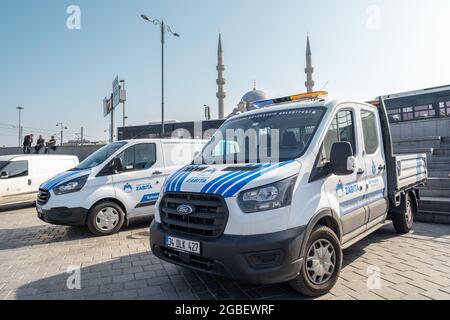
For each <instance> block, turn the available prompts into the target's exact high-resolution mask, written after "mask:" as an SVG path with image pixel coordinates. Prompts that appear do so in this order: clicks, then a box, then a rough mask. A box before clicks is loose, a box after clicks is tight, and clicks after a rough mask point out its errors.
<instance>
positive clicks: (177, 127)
mask: <svg viewBox="0 0 450 320" xmlns="http://www.w3.org/2000/svg"><path fill="white" fill-rule="evenodd" d="M224 121H225V120H209V121H188V122H174V123H169V124H165V125H164V130H165V132H166V138H171V137H175V136H176V137H179V135H182V136H184V137H185V138H188V137H186V134H189V135H190V137H191V138H192V139H209V138H210V137H211V136H212V134H214V132H215V131H216V130H217V129H218V128H219V127H220V126H221V125H222V123H223V122H224ZM174 134H175V136H174ZM160 136H161V124H149V125H142V126H129V127H121V128H118V140H131V139H157V138H159V137H160Z"/></svg>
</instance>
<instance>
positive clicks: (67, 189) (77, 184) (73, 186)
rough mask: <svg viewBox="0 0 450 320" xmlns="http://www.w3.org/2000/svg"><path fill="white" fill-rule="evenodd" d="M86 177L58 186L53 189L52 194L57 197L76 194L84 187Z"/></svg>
mask: <svg viewBox="0 0 450 320" xmlns="http://www.w3.org/2000/svg"><path fill="white" fill-rule="evenodd" d="M88 177H89V175H87V176H83V177H79V178H76V179H73V180H70V181H68V182H65V183H63V184H60V185H59V186H57V187H55V188H53V192H54V193H55V194H56V195H58V196H59V195H62V194H67V193H73V192H78V191H80V190H81V189H82V188H83V187H84V185H85V184H86V181H87V179H88Z"/></svg>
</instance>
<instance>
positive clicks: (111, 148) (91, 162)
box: [73, 142, 127, 171]
mask: <svg viewBox="0 0 450 320" xmlns="http://www.w3.org/2000/svg"><path fill="white" fill-rule="evenodd" d="M126 144H127V143H126V142H115V143H111V144H108V145H106V146H104V147H103V148H101V149H99V150H97V151H96V152H94V153H93V154H91V155H90V156H89V157H87V158H86V159H85V160H84V161H82V162H81V163H80V164H79V165H78V167H76V168H75V169H73V170H75V171H77V170H86V169H91V168H95V167H96V166H98V165H100V164H102V163H103V162H105V161H106V160H107V159H108V158H109V157H111V156H112V155H113V154H114V153H115V152H116V151H117V150H119V149H120V148H122V147H123V146H124V145H126Z"/></svg>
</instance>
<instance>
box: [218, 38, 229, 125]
mask: <svg viewBox="0 0 450 320" xmlns="http://www.w3.org/2000/svg"><path fill="white" fill-rule="evenodd" d="M217 53H218V58H217V74H218V77H217V87H218V90H217V99H219V119H224V118H225V114H224V113H225V110H224V100H225V98H226V96H227V94H226V93H225V91H224V86H225V78H224V77H223V76H224V74H223V73H224V71H225V65H224V64H223V50H222V35H221V34H219V48H218V52H217Z"/></svg>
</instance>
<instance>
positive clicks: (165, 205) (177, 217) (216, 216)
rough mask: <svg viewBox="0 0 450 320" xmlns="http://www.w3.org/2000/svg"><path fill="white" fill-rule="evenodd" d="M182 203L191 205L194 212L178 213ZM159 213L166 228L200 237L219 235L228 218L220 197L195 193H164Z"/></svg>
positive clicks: (223, 201)
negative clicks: (187, 213)
mask: <svg viewBox="0 0 450 320" xmlns="http://www.w3.org/2000/svg"><path fill="white" fill-rule="evenodd" d="M184 204H185V205H190V206H192V207H193V208H194V212H193V213H192V214H189V215H185V214H180V213H178V212H177V208H178V206H180V205H184ZM160 214H161V220H162V223H163V226H164V227H165V228H166V229H169V230H172V231H177V232H181V233H186V234H190V235H196V236H202V237H220V236H221V235H222V234H223V232H224V230H225V226H226V223H227V219H228V210H227V206H226V204H225V200H224V199H223V198H222V197H220V196H217V195H208V194H196V193H166V194H165V195H164V197H163V199H162V201H161V205H160Z"/></svg>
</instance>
